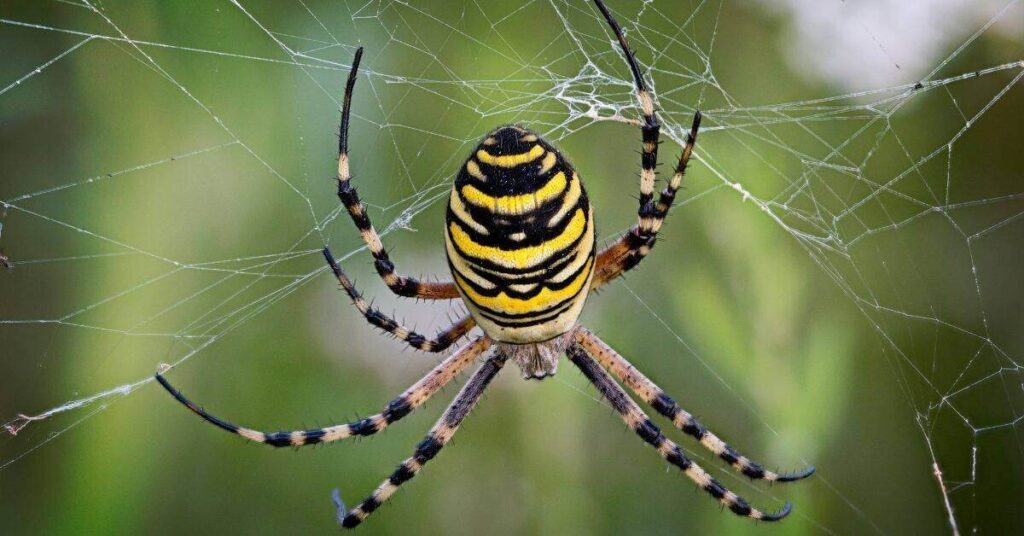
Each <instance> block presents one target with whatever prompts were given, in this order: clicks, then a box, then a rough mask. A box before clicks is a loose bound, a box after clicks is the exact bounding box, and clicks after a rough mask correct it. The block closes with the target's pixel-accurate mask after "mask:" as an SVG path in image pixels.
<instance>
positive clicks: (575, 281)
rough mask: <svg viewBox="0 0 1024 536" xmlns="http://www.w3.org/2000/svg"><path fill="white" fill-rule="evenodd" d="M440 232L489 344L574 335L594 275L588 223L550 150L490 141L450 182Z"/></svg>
mask: <svg viewBox="0 0 1024 536" xmlns="http://www.w3.org/2000/svg"><path fill="white" fill-rule="evenodd" d="M445 225H446V229H445V245H446V247H447V250H448V264H449V266H450V267H451V270H452V275H453V276H454V278H455V283H456V285H457V286H458V288H459V291H460V292H461V293H462V296H463V297H464V298H465V300H466V304H467V305H468V307H469V309H470V312H471V313H472V315H473V317H474V318H475V319H476V321H477V323H478V324H479V325H480V327H481V328H482V329H483V330H484V332H485V333H487V335H488V336H490V337H491V338H493V339H495V340H498V341H502V342H509V343H518V344H525V343H533V342H541V341H545V340H548V339H551V338H553V337H556V336H558V335H561V334H563V333H565V332H567V331H568V330H569V329H570V328H572V326H573V325H574V324H575V322H576V319H577V318H578V317H579V314H580V310H581V309H582V308H583V302H584V301H585V300H586V297H587V294H588V291H589V287H590V279H591V276H592V275H593V273H594V250H595V243H594V240H595V236H594V215H593V211H592V210H591V207H590V202H589V201H588V200H587V194H586V192H585V191H584V189H583V183H582V182H581V181H580V178H579V177H578V176H577V175H576V172H575V171H574V170H573V168H572V166H571V165H570V164H569V162H567V161H566V160H565V159H564V158H563V157H562V155H561V154H560V153H559V152H558V151H557V150H556V149H555V148H553V147H552V146H551V145H549V144H548V143H546V142H544V141H543V140H541V139H540V138H539V137H538V136H537V135H536V134H533V133H532V132H530V131H528V130H526V129H523V128H520V127H502V128H499V129H498V130H495V131H494V132H492V133H491V134H489V135H488V136H487V137H486V138H485V139H484V141H483V142H481V143H480V145H478V146H477V148H476V149H475V150H474V151H473V154H472V155H470V157H469V159H468V160H466V163H465V165H463V167H462V169H461V170H460V171H459V174H458V176H457V177H456V179H455V185H454V187H453V188H452V193H451V196H450V198H449V202H448V215H447V217H446V219H445Z"/></svg>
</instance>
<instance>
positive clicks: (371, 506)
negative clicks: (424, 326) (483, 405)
mask: <svg viewBox="0 0 1024 536" xmlns="http://www.w3.org/2000/svg"><path fill="white" fill-rule="evenodd" d="M505 360H506V357H505V356H504V355H496V356H494V357H491V358H490V359H488V360H487V361H486V362H485V363H484V364H483V365H482V366H481V367H480V368H479V369H478V370H477V371H476V372H475V373H473V377H472V378H470V379H469V381H468V382H467V383H466V385H465V386H464V387H463V388H462V390H461V391H459V394H458V396H456V397H455V400H454V401H453V402H452V403H451V405H450V406H448V409H446V410H445V411H444V415H441V418H440V419H439V420H438V421H437V424H435V425H434V427H433V428H431V429H430V433H428V434H427V437H426V438H424V439H423V441H420V443H419V444H418V445H416V451H415V452H414V453H413V455H412V457H410V458H408V459H406V460H405V461H404V462H402V463H401V464H399V466H398V468H397V469H396V470H395V472H394V473H391V476H390V477H388V479H387V480H385V481H384V482H382V483H381V485H380V486H378V487H377V489H375V490H374V491H373V494H371V495H370V496H369V497H367V498H366V499H365V500H363V502H361V503H359V505H358V506H356V507H355V508H353V509H351V510H348V509H346V508H345V504H344V503H343V502H341V496H340V493H339V492H338V491H337V490H335V491H334V494H333V498H334V503H335V505H336V506H337V508H338V522H339V523H340V524H341V526H342V527H345V528H348V529H350V528H353V527H356V526H357V525H359V524H360V523H362V522H363V521H364V520H365V519H366V518H367V517H368V516H369V515H370V514H372V513H373V512H374V510H376V509H377V508H379V507H380V505H381V504H383V503H384V502H385V501H387V500H388V499H390V498H391V496H392V495H394V493H395V491H397V490H398V487H399V486H401V485H402V484H404V483H405V482H407V481H409V480H410V479H412V477H414V476H416V473H418V472H419V471H420V469H422V468H423V466H424V465H426V463H427V462H429V461H430V460H432V459H433V458H434V456H437V453H438V452H440V451H441V448H442V447H444V446H445V444H447V443H448V441H450V440H451V438H452V436H453V435H455V432H456V431H457V430H458V429H459V425H461V424H462V421H463V420H464V419H465V418H466V416H467V415H469V412H470V410H472V409H473V407H474V406H476V404H477V402H479V401H480V396H481V395H482V394H483V392H484V389H486V388H487V384H489V383H490V382H491V380H492V379H494V376H495V375H497V374H498V372H499V371H500V370H501V367H502V366H503V365H504V364H505Z"/></svg>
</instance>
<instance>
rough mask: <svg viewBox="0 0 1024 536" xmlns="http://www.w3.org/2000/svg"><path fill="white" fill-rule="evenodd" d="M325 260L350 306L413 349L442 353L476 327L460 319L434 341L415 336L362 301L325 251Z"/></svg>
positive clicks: (329, 252) (473, 323)
mask: <svg viewBox="0 0 1024 536" xmlns="http://www.w3.org/2000/svg"><path fill="white" fill-rule="evenodd" d="M324 258H325V259H327V264H328V266H330V267H331V270H332V271H333V272H334V277H336V278H337V279H338V283H339V284H340V285H341V286H342V288H344V289H345V292H346V293H348V296H349V298H351V299H352V304H353V305H355V306H356V309H359V312H360V313H362V314H363V317H365V318H366V321H367V322H369V323H371V324H373V325H374V326H376V327H378V328H380V329H382V330H384V331H385V332H387V333H390V334H392V335H394V336H395V337H398V338H399V339H401V340H403V341H405V342H406V343H408V344H409V346H412V347H413V348H416V349H417V350H423V351H424V352H443V351H444V350H445V349H447V348H448V347H449V346H451V345H452V343H454V342H455V341H457V340H459V338H461V337H462V336H463V335H465V334H466V333H469V330H471V329H473V326H475V325H476V321H475V320H473V317H471V316H466V317H464V318H463V319H462V320H459V321H458V322H456V323H455V324H452V325H451V326H450V327H449V328H448V329H445V330H444V331H441V332H439V333H438V334H437V336H435V337H434V338H433V339H428V338H426V337H425V336H424V335H421V334H419V333H416V332H415V331H412V330H410V329H409V328H406V327H405V326H402V325H401V324H399V323H398V322H396V321H395V320H394V319H393V318H391V317H389V316H387V315H385V314H384V313H382V312H380V310H378V309H376V308H374V307H372V306H371V305H370V303H369V302H367V301H366V298H363V296H362V294H360V293H359V290H358V289H356V287H355V285H354V284H353V283H352V280H351V279H349V278H348V276H347V275H345V272H343V271H342V269H341V267H340V266H338V263H337V261H335V260H334V256H333V255H331V251H330V250H329V249H327V248H324Z"/></svg>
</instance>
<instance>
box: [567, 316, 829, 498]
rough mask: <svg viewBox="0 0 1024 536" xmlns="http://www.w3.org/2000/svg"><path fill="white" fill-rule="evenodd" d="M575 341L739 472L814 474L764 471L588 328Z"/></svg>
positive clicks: (775, 478) (781, 478)
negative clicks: (706, 426)
mask: <svg viewBox="0 0 1024 536" xmlns="http://www.w3.org/2000/svg"><path fill="white" fill-rule="evenodd" d="M575 340H576V342H577V343H579V344H580V346H582V347H583V349H584V350H586V351H587V354H589V355H590V356H591V357H593V358H594V359H596V360H597V361H598V362H599V363H600V364H601V365H602V366H603V367H604V368H605V369H607V370H608V371H609V372H611V373H612V375H614V376H615V377H616V378H618V379H619V381H621V382H622V383H623V384H624V385H625V386H626V387H629V389H630V390H631V391H633V392H634V393H636V395H637V396H639V397H640V398H641V399H642V400H643V401H644V402H646V403H647V404H649V405H650V406H651V407H652V408H654V410H655V411H657V412H658V413H660V414H662V415H664V416H665V417H667V418H668V419H669V420H671V421H672V424H674V425H675V426H676V428H679V429H680V430H682V431H683V432H685V433H686V434H687V435H690V436H693V437H694V438H696V439H697V441H699V442H700V444H701V445H703V446H704V448H706V449H708V450H709V451H711V452H712V453H713V454H714V455H715V456H718V457H719V458H721V459H722V460H724V461H725V462H726V463H728V464H729V465H731V466H733V467H734V468H736V470H737V471H739V472H741V473H743V474H744V475H746V476H748V477H750V478H752V479H755V480H768V481H770V482H792V481H794V480H801V479H804V478H807V477H809V476H811V475H812V474H814V467H813V466H811V467H807V468H806V469H804V470H803V471H800V472H798V473H776V472H773V471H769V470H767V469H765V468H764V467H763V466H762V465H760V464H758V463H754V462H753V461H751V460H750V459H749V458H747V457H746V456H743V455H741V454H740V453H738V452H736V450H735V449H733V448H732V447H730V446H729V445H727V444H726V443H725V442H724V441H722V440H721V439H719V438H718V436H716V435H715V434H713V433H711V431H710V430H708V429H707V428H705V427H704V425H703V424H701V423H700V422H699V421H698V420H697V419H696V418H694V417H693V415H690V414H689V413H688V412H687V411H686V410H684V409H683V408H681V407H679V404H676V402H675V400H672V399H671V398H669V396H668V395H666V394H665V392H664V391H662V390H661V388H660V387H658V386H657V385H655V384H654V382H652V381H651V380H649V379H648V378H647V377H646V376H644V374H643V373H642V372H640V371H639V370H637V369H636V367H634V366H633V365H632V364H630V362H629V361H627V360H626V359H625V358H624V357H622V356H621V355H619V353H618V352H616V351H615V350H613V349H612V348H611V347H610V346H608V345H607V344H605V343H604V341H602V340H601V339H599V338H598V337H597V335H594V334H593V333H592V332H591V331H590V330H587V329H586V328H582V327H580V328H577V330H576V333H575Z"/></svg>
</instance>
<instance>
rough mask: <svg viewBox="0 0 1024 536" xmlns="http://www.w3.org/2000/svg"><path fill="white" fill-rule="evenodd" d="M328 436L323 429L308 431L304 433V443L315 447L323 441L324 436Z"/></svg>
mask: <svg viewBox="0 0 1024 536" xmlns="http://www.w3.org/2000/svg"><path fill="white" fill-rule="evenodd" d="M326 434H327V432H326V431H325V430H324V429H323V428H318V429H316V430H306V431H305V432H302V442H303V444H305V445H315V444H317V443H319V442H321V441H323V439H324V435H326Z"/></svg>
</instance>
